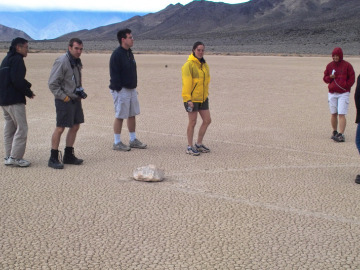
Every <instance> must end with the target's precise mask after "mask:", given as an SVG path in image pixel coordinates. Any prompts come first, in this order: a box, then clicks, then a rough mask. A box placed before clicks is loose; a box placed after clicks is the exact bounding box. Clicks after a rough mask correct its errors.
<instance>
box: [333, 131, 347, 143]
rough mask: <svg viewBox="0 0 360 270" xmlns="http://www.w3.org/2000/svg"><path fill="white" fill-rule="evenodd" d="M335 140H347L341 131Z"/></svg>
mask: <svg viewBox="0 0 360 270" xmlns="http://www.w3.org/2000/svg"><path fill="white" fill-rule="evenodd" d="M333 140H334V141H335V142H345V136H344V135H343V134H341V133H338V134H337V135H336V136H335V137H334V139H333Z"/></svg>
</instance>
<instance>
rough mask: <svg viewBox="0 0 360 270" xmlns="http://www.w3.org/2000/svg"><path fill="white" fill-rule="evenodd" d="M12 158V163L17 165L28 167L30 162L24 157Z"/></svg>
mask: <svg viewBox="0 0 360 270" xmlns="http://www.w3.org/2000/svg"><path fill="white" fill-rule="evenodd" d="M11 159H12V160H13V162H14V163H13V165H14V166H19V167H29V166H30V164H31V163H30V162H29V161H27V160H25V159H22V158H19V159H14V158H11Z"/></svg>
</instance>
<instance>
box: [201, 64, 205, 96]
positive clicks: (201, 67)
mask: <svg viewBox="0 0 360 270" xmlns="http://www.w3.org/2000/svg"><path fill="white" fill-rule="evenodd" d="M202 68H203V64H201V71H202V72H203V73H204V82H203V102H204V101H205V100H204V98H205V71H204V70H203V69H202Z"/></svg>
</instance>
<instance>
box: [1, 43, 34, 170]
mask: <svg viewBox="0 0 360 270" xmlns="http://www.w3.org/2000/svg"><path fill="white" fill-rule="evenodd" d="M27 53H28V41H27V40H26V39H24V38H20V37H17V38H15V39H13V40H12V42H11V46H10V49H9V52H8V53H7V55H6V57H5V58H4V60H3V61H2V63H1V66H0V106H1V108H2V109H3V112H4V118H5V127H4V146H5V165H14V166H20V167H28V166H30V164H31V163H30V162H29V161H27V160H24V159H23V156H24V153H25V148H26V140H27V132H28V125H27V121H26V111H25V105H26V98H25V97H28V98H34V97H35V95H34V93H33V92H32V91H31V90H30V88H31V83H29V82H28V81H27V80H25V75H26V67H25V63H24V59H23V58H24V57H26V56H27Z"/></svg>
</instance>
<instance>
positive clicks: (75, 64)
mask: <svg viewBox="0 0 360 270" xmlns="http://www.w3.org/2000/svg"><path fill="white" fill-rule="evenodd" d="M66 56H67V58H68V59H69V62H70V65H71V68H72V71H73V78H74V80H75V85H76V87H81V86H82V82H81V70H80V68H81V67H82V63H81V60H80V59H74V58H73V57H72V56H71V55H70V53H69V51H67V52H66ZM75 68H76V69H77V71H78V72H77V74H78V77H79V81H78V80H77V76H76V74H75Z"/></svg>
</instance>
